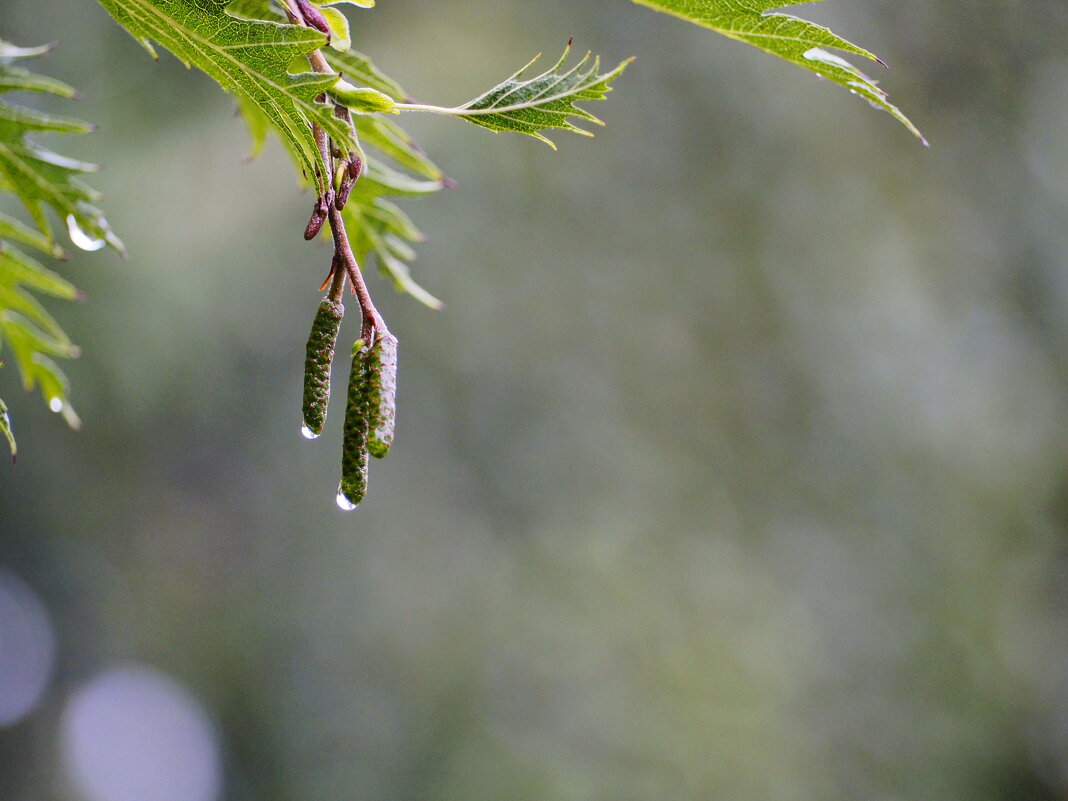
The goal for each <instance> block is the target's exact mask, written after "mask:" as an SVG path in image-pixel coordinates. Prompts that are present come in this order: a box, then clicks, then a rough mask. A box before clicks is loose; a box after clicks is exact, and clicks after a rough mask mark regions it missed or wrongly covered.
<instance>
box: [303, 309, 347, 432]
mask: <svg viewBox="0 0 1068 801" xmlns="http://www.w3.org/2000/svg"><path fill="white" fill-rule="evenodd" d="M344 316H345V307H344V306H342V305H341V304H340V303H334V302H333V301H331V300H330V299H329V298H323V301H322V303H320V304H319V311H318V312H316V314H315V322H314V323H312V329H311V335H310V336H309V337H308V346H307V355H306V357H305V359H304V429H305V436H309V437H317V436H319V435H320V434H322V433H323V425H324V424H325V423H326V407H327V405H328V404H329V402H330V365H331V363H332V362H333V361H334V345H335V343H336V342H337V334H338V331H339V330H340V329H341V320H342V318H343V317H344Z"/></svg>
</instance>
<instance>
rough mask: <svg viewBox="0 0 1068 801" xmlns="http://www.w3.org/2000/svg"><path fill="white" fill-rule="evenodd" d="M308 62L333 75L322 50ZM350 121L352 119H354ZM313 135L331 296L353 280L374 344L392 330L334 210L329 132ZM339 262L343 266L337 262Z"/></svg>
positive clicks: (298, 20) (298, 17)
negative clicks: (325, 214)
mask: <svg viewBox="0 0 1068 801" xmlns="http://www.w3.org/2000/svg"><path fill="white" fill-rule="evenodd" d="M285 10H286V15H287V16H288V17H289V19H290V21H291V22H292V23H293V24H295V25H305V26H307V25H308V23H307V21H306V20H305V19H304V16H303V15H302V14H301V13H300V8H299V7H298V6H297V5H296V3H295V2H294V0H285ZM309 27H310V26H309ZM308 63H309V64H311V68H312V69H313V70H314V71H315V72H320V73H323V72H331V69H330V66H329V65H328V64H327V63H326V57H325V56H323V54H322V53H321V52H320V51H318V50H315V51H313V52H311V53H309V54H308ZM346 112H347V109H346ZM346 116H348V114H346ZM342 119H344V117H343V118H342ZM349 119H350V120H351V117H349ZM312 133H313V135H314V136H315V144H316V146H317V147H318V148H319V156H320V159H321V160H322V170H323V177H324V179H325V180H324V184H325V185H326V187H327V189H326V196H325V197H324V198H323V199H324V200H325V201H326V205H327V209H328V210H329V221H330V233H331V235H332V236H333V238H334V253H335V261H334V265H333V280H332V282H331V284H330V291H329V293H328V297H329V298H330V300H332V301H334V302H335V303H340V302H341V298H342V296H343V295H344V294H345V280H346V278H348V279H349V280H351V281H352V289H353V292H355V293H356V299H357V300H358V301H359V303H360V311H361V313H362V315H363V327H362V329H361V332H360V335H361V338H362V339H363V340H364V341H365V342H371V341H373V339H374V336H375V334H376V333H377V332H385V331H388V329H387V328H386V324H385V321H384V320H383V319H382V317H381V315H379V313H378V310H377V309H376V308H375V305H374V303H373V302H372V301H371V293H370V292H368V290H367V284H366V282H365V281H364V280H363V273H362V272H360V265H359V264H357V263H356V256H355V255H353V253H352V246H351V244H350V243H349V236H348V232H347V231H346V230H345V221H344V219H343V218H342V216H341V212H340V211H338V209H336V208H335V207H334V190H333V181H334V170H333V156H332V155H331V153H330V141H329V138H328V137H327V135H326V132H325V131H324V130H323V129H322V128H320V127H319V126H318V125H313V126H312ZM339 261H340V262H341V264H338V263H337V262H339Z"/></svg>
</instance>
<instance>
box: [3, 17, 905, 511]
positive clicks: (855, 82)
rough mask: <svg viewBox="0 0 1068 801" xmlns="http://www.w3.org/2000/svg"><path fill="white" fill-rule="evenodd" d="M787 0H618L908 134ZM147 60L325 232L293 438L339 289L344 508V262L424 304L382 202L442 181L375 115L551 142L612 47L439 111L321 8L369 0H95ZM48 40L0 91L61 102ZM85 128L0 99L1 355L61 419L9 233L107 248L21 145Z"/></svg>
mask: <svg viewBox="0 0 1068 801" xmlns="http://www.w3.org/2000/svg"><path fill="white" fill-rule="evenodd" d="M804 1H805V0H786V1H785V2H769V0H635V2H637V3H639V4H640V5H645V6H648V7H650V8H652V9H655V10H657V11H661V12H664V13H667V14H671V15H674V16H677V17H681V18H683V19H685V20H688V21H690V22H693V23H695V24H698V25H701V26H703V27H707V28H710V29H712V30H714V31H716V32H717V33H720V34H723V35H725V36H728V37H730V38H733V39H737V40H739V41H742V42H745V43H747V44H750V45H753V46H755V47H758V48H760V49H761V50H764V51H766V52H768V53H771V54H773V55H776V56H779V57H780V58H783V59H785V60H786V61H789V62H791V63H793V64H795V65H797V66H801V67H803V68H805V69H808V70H810V71H811V72H814V73H816V74H817V75H818V76H820V77H821V78H824V79H826V80H829V81H832V82H834V83H837V84H839V85H841V86H843V87H845V88H847V89H849V90H850V91H851V92H852V93H854V94H856V95H858V96H860V97H863V98H864V99H866V100H868V102H869V103H871V104H872V105H873V106H875V107H876V108H881V109H883V110H884V111H886V112H888V113H889V114H890V115H892V116H893V117H894V118H895V119H897V120H898V121H899V122H901V123H902V124H903V125H905V126H906V127H907V128H908V130H910V131H911V132H912V133H913V134H914V135H915V136H917V137H918V138H919V139H920V140H921V141H923V142H924V144H926V141H925V140H924V139H923V137H922V135H921V134H920V132H919V131H918V130H917V129H916V127H915V126H914V125H913V124H912V123H911V122H910V121H909V120H908V118H907V117H905V116H904V115H903V114H902V113H901V112H900V110H898V109H897V107H895V106H894V105H892V104H891V103H889V102H888V100H887V96H886V94H885V92H883V91H882V90H881V89H880V88H879V87H878V85H877V84H876V82H875V81H873V80H872V79H871V78H869V77H868V76H866V75H865V74H864V73H862V72H861V71H860V70H858V69H857V68H856V67H855V66H853V65H852V64H851V63H849V62H848V61H846V60H845V59H844V58H842V57H841V56H838V55H835V54H834V53H831V52H830V51H829V49H834V50H838V51H842V52H845V53H847V54H851V55H854V56H861V57H864V58H867V59H871V60H874V61H878V62H879V63H880V64H881V63H882V62H881V61H879V59H877V58H876V57H875V56H874V55H873V54H872V53H870V52H868V51H867V50H864V49H863V48H860V47H857V46H856V45H854V44H852V43H851V42H849V41H847V40H845V39H842V38H840V37H838V36H837V35H835V34H834V33H832V32H831V31H829V30H827V29H826V28H823V27H820V26H818V25H815V24H813V23H810V22H807V21H805V20H801V19H798V18H796V17H793V16H790V15H786V14H781V13H775V12H774V9H776V8H780V7H783V6H787V5H795V4H797V3H799V2H804ZM99 2H100V4H101V5H102V6H103V7H104V8H105V9H106V10H107V11H108V12H109V13H110V14H111V15H112V16H113V17H114V18H115V19H116V20H117V21H118V22H119V23H120V24H121V25H123V26H124V27H125V28H126V29H127V30H128V31H129V32H130V33H131V34H132V35H133V36H134V37H135V38H136V39H137V40H138V41H139V42H140V43H141V44H142V45H143V46H144V47H145V48H146V49H147V50H148V51H149V52H150V53H151V54H152V55H153V56H155V55H156V54H155V50H154V48H153V43H156V44H159V45H161V46H163V47H165V48H166V49H167V50H169V51H171V52H172V53H173V54H174V55H175V56H177V57H178V58H179V59H180V60H182V62H183V63H185V64H186V65H187V66H196V67H197V68H198V69H201V70H202V71H204V72H205V73H207V74H208V75H210V76H211V77H212V78H214V79H215V80H216V81H217V82H218V83H219V84H220V85H221V86H222V87H223V89H225V90H226V91H228V92H231V93H233V95H234V96H235V99H236V101H237V104H238V106H239V108H240V109H241V112H242V114H243V116H244V117H245V120H246V122H247V124H248V127H249V131H250V132H251V136H252V139H253V152H254V153H258V152H259V151H260V150H261V149H262V146H263V144H264V141H265V139H266V136H267V134H268V132H269V131H271V130H273V131H275V132H276V133H277V134H278V136H279V137H280V138H281V140H282V141H283V143H284V144H285V145H286V147H287V149H288V150H289V152H290V154H291V155H292V157H293V159H294V161H295V163H296V165H297V167H298V169H299V170H300V171H301V174H302V175H303V177H304V178H305V179H306V181H307V182H308V183H309V184H310V185H311V186H312V187H314V190H315V201H314V205H313V209H312V214H311V218H310V220H309V222H308V224H307V226H306V229H305V232H304V235H305V237H306V238H307V239H313V238H315V237H316V236H319V235H323V236H326V235H329V236H330V237H331V238H332V240H333V243H334V255H333V259H332V261H331V264H330V268H329V273H328V275H327V278H326V281H324V282H323V285H322V287H321V289H328V294H327V296H326V297H325V298H323V301H322V303H321V304H320V308H319V312H318V314H317V316H316V318H315V322H314V325H313V329H312V334H311V336H310V338H309V340H308V345H307V360H306V365H305V394H304V428H303V431H304V434H305V436H307V437H309V438H315V437H317V436H318V435H319V433H320V432H321V431H322V427H323V422H324V421H325V416H326V405H327V403H328V401H329V396H330V367H331V363H332V360H333V354H334V347H335V344H336V340H337V337H338V332H339V329H340V326H341V321H342V318H343V316H344V306H343V302H342V301H343V296H344V290H345V288H346V285H347V284H350V285H351V291H352V293H353V294H354V295H356V297H357V300H358V304H359V309H360V320H361V326H360V331H359V336H358V338H357V341H356V344H355V346H354V347H353V363H352V375H351V378H350V382H349V392H348V404H347V408H346V420H345V427H344V428H345V435H344V458H343V476H342V482H341V485H340V486H339V492H338V503H339V505H341V506H342V508H355V506H356V505H357V504H358V503H359V502H360V500H361V499H362V498H363V493H364V491H365V489H366V483H367V463H368V458H367V457H368V455H374V456H378V457H381V456H384V455H385V453H386V451H387V450H388V446H389V442H391V441H392V436H393V420H394V416H395V411H394V409H395V401H394V397H393V395H394V392H395V386H396V340H395V338H393V336H392V335H391V334H390V333H389V330H388V328H387V326H386V324H385V321H384V320H382V318H381V316H380V315H379V314H378V312H377V310H376V309H375V307H374V304H373V303H372V301H371V297H370V293H369V292H368V290H367V287H366V284H365V283H364V280H363V275H362V272H361V266H362V267H366V266H367V264H368V263H369V262H370V261H371V260H374V261H375V262H376V264H377V265H378V268H379V270H380V271H382V272H383V273H384V274H385V275H386V276H387V277H388V278H389V279H391V281H392V282H393V284H394V285H395V286H396V288H397V289H398V290H400V291H403V292H407V293H409V294H411V295H412V296H413V297H415V298H416V299H418V300H420V301H421V302H423V303H425V304H426V305H428V306H431V307H433V308H438V307H440V305H441V304H440V302H439V301H438V300H437V299H436V298H434V297H433V296H432V295H431V294H430V293H429V292H427V291H426V290H425V289H423V288H422V287H420V286H419V285H418V284H417V283H415V282H414V281H413V280H412V278H411V275H410V271H409V264H410V263H411V261H412V260H413V259H414V258H415V252H414V250H413V249H412V244H413V243H417V242H419V241H421V240H422V234H421V233H420V232H419V229H418V228H417V227H416V226H415V224H414V223H413V222H412V220H411V219H410V218H409V217H408V215H407V214H406V213H405V212H404V211H402V210H401V208H400V207H399V206H397V205H396V204H395V203H394V202H393V199H396V198H404V197H418V196H421V195H426V194H431V193H433V192H437V191H439V190H441V189H443V188H445V187H447V186H449V185H450V182H449V180H448V179H447V178H446V177H445V176H444V174H443V173H442V172H441V170H440V169H439V168H438V167H437V166H436V165H435V164H434V163H433V162H432V161H431V160H430V159H429V158H428V157H427V155H426V154H425V153H424V152H423V151H422V150H421V149H420V148H419V147H418V145H417V144H416V143H415V142H414V141H413V140H412V139H411V137H410V136H408V134H407V133H406V132H405V131H404V130H403V128H401V127H400V126H399V125H398V124H397V123H396V122H394V121H393V119H392V118H393V117H394V116H396V115H399V114H401V113H403V112H425V113H433V114H439V115H445V116H452V117H456V118H459V119H463V120H467V121H468V122H471V123H473V124H475V125H479V126H481V127H484V128H488V129H489V130H491V131H493V132H495V133H497V132H501V131H511V132H515V133H522V134H526V135H529V136H533V137H536V138H538V139H540V140H542V141H544V142H547V143H548V144H549V145H550V146H553V147H555V145H553V143H552V141H550V140H549V139H548V138H547V137H546V136H545V132H551V131H554V130H563V131H571V132H574V133H580V134H586V135H589V132H588V131H586V130H584V129H582V128H580V127H578V125H576V124H575V122H574V121H577V122H579V123H582V122H587V123H594V124H600V121H599V120H598V119H597V118H596V117H594V116H593V115H592V114H590V113H589V112H588V111H586V110H585V109H584V108H582V107H580V106H578V105H576V104H577V103H579V102H584V101H595V100H603V99H604V98H605V96H606V95H607V93H608V92H609V91H611V84H612V83H613V82H614V81H615V80H616V79H617V78H618V77H619V76H620V75H621V74H622V73H623V71H624V70H625V69H626V67H627V65H628V64H629V63H630V60H626V61H623V62H621V63H619V64H618V66H616V67H615V68H614V69H611V70H609V71H606V72H602V71H601V69H600V61H599V59H598V58H596V57H592V56H591V55H590V54H589V53H587V54H586V55H585V56H584V57H583V58H581V59H579V60H578V61H577V62H572V63H569V62H568V56H569V53H570V48H571V44H570V43H569V44H568V46H567V48H566V49H565V51H564V54H563V56H561V58H560V60H559V61H557V62H556V63H555V64H554V65H553V66H552V67H551V68H550V69H548V70H547V71H545V72H543V73H540V74H537V75H534V76H533V77H530V76H529V73H530V72H531V68H532V66H533V65H534V62H535V61H536V60H537V58H535V59H534V60H533V61H531V62H530V63H528V64H527V65H526V67H524V68H523V69H521V70H520V71H518V72H517V73H515V74H514V75H512V76H511V77H509V78H508V79H507V80H505V81H504V82H502V83H501V84H499V85H498V86H496V87H494V88H493V89H491V90H489V91H488V92H486V93H484V94H482V95H480V96H479V97H477V98H475V99H474V100H471V101H470V102H468V103H465V104H463V105H461V106H456V107H442V106H434V105H428V104H422V103H416V102H413V101H412V100H411V98H410V97H409V96H408V94H407V93H406V92H405V91H404V90H403V89H402V88H401V87H400V86H399V85H398V84H397V83H396V82H395V81H393V80H392V79H391V78H389V77H388V76H386V75H384V74H383V73H382V72H380V71H379V70H378V69H377V68H376V67H375V66H374V64H373V63H372V61H371V60H370V59H369V58H368V57H367V56H364V55H362V54H361V53H358V52H356V51H354V50H353V49H352V48H351V43H352V42H351V40H352V36H351V32H350V28H349V21H348V19H347V18H346V17H345V15H344V14H343V13H342V12H341V11H340V10H339V9H338V8H337V6H342V5H353V6H357V7H359V8H364V9H365V8H370V7H371V6H373V5H374V0H99ZM48 49H49V47H40V48H32V49H25V48H18V47H15V46H13V45H9V44H6V43H4V42H0V92H10V91H26V92H43V93H49V94H54V95H59V96H61V97H65V98H75V97H76V96H77V93H76V92H75V91H74V90H73V89H72V88H71V87H68V86H66V85H65V84H62V83H60V82H58V81H55V80H52V79H49V78H46V77H42V76H39V75H35V74H33V73H31V72H29V71H27V70H25V69H23V68H22V67H21V66H19V65H18V62H20V61H22V60H24V59H28V58H33V57H36V56H39V55H42V54H44V53H45V52H47V50H48ZM90 130H92V126H90V125H88V124H86V123H83V122H80V121H78V120H74V119H69V118H61V117H56V116H52V115H47V114H43V113H40V112H37V111H32V110H29V109H26V108H22V107H18V106H14V105H11V104H9V103H5V102H0V190H2V191H4V192H7V193H10V194H13V195H15V196H16V197H18V198H19V199H20V200H21V201H22V203H23V204H24V206H25V207H26V210H27V212H28V213H29V216H30V218H31V220H32V222H33V224H34V226H35V227H30V226H27V225H26V224H24V223H22V222H19V221H18V220H15V219H12V218H10V217H7V216H0V346H5V345H6V346H7V348H8V349H9V350H10V351H11V353H12V354H13V355H14V358H15V361H16V363H17V365H18V367H19V371H20V373H21V375H22V380H23V385H24V387H25V388H26V389H27V390H32V389H33V388H34V387H35V386H40V388H41V392H42V395H43V396H44V398H45V401H46V402H47V403H48V405H49V407H50V408H51V409H52V410H53V411H56V412H60V413H62V414H63V415H64V417H65V418H66V420H67V422H68V423H69V424H70V425H71V426H72V427H75V428H76V427H77V426H78V425H79V419H78V417H77V415H76V414H75V412H74V410H73V407H72V406H71V404H70V399H69V395H70V393H69V388H68V384H67V380H66V378H65V376H64V375H63V373H62V371H61V370H60V369H59V367H58V366H57V365H56V363H55V362H54V361H53V359H54V358H72V357H74V356H76V355H77V353H78V351H77V348H76V347H75V346H74V345H73V344H72V342H71V340H70V339H69V337H68V336H67V335H66V334H65V333H64V332H63V330H62V328H60V326H59V325H58V324H57V323H56V321H55V320H54V319H53V318H52V317H51V315H49V314H48V312H47V311H45V309H44V308H43V306H42V305H41V304H40V302H39V301H38V300H37V299H36V298H35V297H34V296H33V294H31V293H32V292H37V293H39V294H44V295H51V296H55V297H61V298H65V299H68V300H70V299H76V298H77V297H78V296H79V293H78V291H77V290H76V289H75V288H74V287H73V286H72V285H71V284H70V283H68V282H67V281H66V280H65V279H63V278H61V277H60V276H58V275H56V274H55V273H53V272H51V271H50V270H48V269H47V268H46V267H44V265H42V264H41V263H40V262H38V261H37V260H35V259H33V258H31V257H29V256H28V255H26V253H24V252H23V251H22V250H21V249H20V248H19V247H17V246H16V243H17V244H18V245H22V246H26V247H29V248H33V249H36V250H38V251H41V252H43V253H45V254H48V255H51V256H53V257H56V258H62V256H63V251H62V250H61V249H60V248H59V246H58V244H57V242H56V239H55V236H54V235H53V231H52V228H51V225H50V223H49V220H48V217H47V215H46V212H45V207H46V206H50V207H51V208H52V210H53V211H54V212H55V213H56V215H57V216H58V217H59V218H60V219H62V220H64V221H65V222H66V224H67V226H68V228H69V232H70V236H71V240H72V241H73V242H74V243H75V244H76V245H78V246H79V247H82V248H85V249H88V250H96V249H101V248H104V247H106V246H110V247H112V248H113V249H115V250H116V251H118V252H119V253H121V254H123V255H125V251H124V249H123V246H122V243H121V241H120V240H119V239H118V238H117V237H116V236H115V235H114V234H113V233H112V232H111V230H110V228H109V226H108V224H107V221H106V220H105V219H104V217H103V215H102V214H101V212H100V211H99V209H97V208H96V207H95V206H94V205H93V204H94V203H95V202H96V199H97V198H96V195H95V193H94V192H93V191H92V190H91V189H89V188H88V187H87V186H85V185H84V184H83V183H82V182H81V181H80V180H79V178H78V176H79V175H80V174H82V173H87V172H91V171H92V170H93V169H94V167H93V166H92V165H88V164H83V163H80V162H75V161H73V160H70V159H67V158H65V157H62V156H59V155H57V154H55V153H52V152H50V151H46V150H43V149H41V148H39V147H36V146H35V145H33V144H31V143H29V142H28V141H27V139H26V136H27V135H28V134H32V133H35V132H62V133H84V132H88V131H90ZM0 432H2V433H3V434H4V436H5V437H6V439H7V440H8V442H9V444H10V448H11V452H12V455H13V456H14V454H15V439H14V437H13V434H12V431H11V425H10V422H9V420H8V415H7V410H6V407H5V406H4V404H3V402H2V400H0Z"/></svg>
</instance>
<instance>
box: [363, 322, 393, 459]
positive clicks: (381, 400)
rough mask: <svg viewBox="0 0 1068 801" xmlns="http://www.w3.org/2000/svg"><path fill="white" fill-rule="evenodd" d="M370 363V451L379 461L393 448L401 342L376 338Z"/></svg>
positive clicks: (385, 334)
mask: <svg viewBox="0 0 1068 801" xmlns="http://www.w3.org/2000/svg"><path fill="white" fill-rule="evenodd" d="M366 363H367V367H366V371H367V418H368V424H369V426H370V433H369V435H368V440H367V450H368V451H369V452H370V454H371V455H372V456H374V457H375V458H376V459H383V458H385V456H386V454H387V453H389V446H390V445H392V444H393V429H394V427H395V425H396V422H397V338H396V337H395V336H393V334H391V333H389V331H384V332H382V333H380V334H379V335H378V336H376V337H375V344H374V345H373V346H372V347H371V351H370V353H368V354H367V360H366Z"/></svg>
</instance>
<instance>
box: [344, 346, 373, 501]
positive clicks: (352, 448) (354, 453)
mask: <svg viewBox="0 0 1068 801" xmlns="http://www.w3.org/2000/svg"><path fill="white" fill-rule="evenodd" d="M369 351H370V348H368V347H367V345H366V343H365V342H364V341H363V340H362V339H358V340H356V344H355V345H353V346H352V372H351V373H350V374H349V396H348V405H347V406H346V407H345V435H344V440H343V442H342V447H341V484H340V485H338V488H337V491H338V497H337V500H338V505H340V506H341V507H342V508H345V509H354V508H355V507H356V506H357V505H359V503H360V501H362V500H363V496H364V495H365V494H367V462H368V453H367V438H368V434H369V432H370V425H369V420H368V415H367V412H368V407H367V400H368V386H369V381H368V373H367V356H368V353H369Z"/></svg>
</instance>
